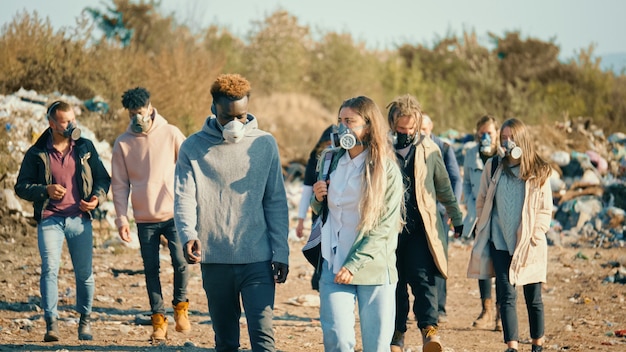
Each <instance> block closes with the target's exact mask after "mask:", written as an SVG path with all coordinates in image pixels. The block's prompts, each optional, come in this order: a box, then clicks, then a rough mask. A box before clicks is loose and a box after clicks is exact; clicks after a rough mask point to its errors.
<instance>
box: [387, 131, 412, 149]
mask: <svg viewBox="0 0 626 352" xmlns="http://www.w3.org/2000/svg"><path fill="white" fill-rule="evenodd" d="M392 138H393V139H392V141H393V146H394V147H395V148H396V149H404V148H406V147H408V146H410V145H411V144H412V143H413V139H414V138H415V136H414V135H410V134H407V133H400V132H395V133H394V134H393V136H392Z"/></svg>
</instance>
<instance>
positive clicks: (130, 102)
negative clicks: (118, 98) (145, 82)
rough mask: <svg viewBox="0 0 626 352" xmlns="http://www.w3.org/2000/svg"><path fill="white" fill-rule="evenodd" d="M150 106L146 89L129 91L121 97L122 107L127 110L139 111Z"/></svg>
mask: <svg viewBox="0 0 626 352" xmlns="http://www.w3.org/2000/svg"><path fill="white" fill-rule="evenodd" d="M149 104H150V92H148V90H147V89H146V88H143V87H136V88H133V89H129V90H127V91H125V92H124V94H123V95H122V106H123V107H124V108H126V109H129V110H135V109H141V108H143V107H145V106H148V105H149Z"/></svg>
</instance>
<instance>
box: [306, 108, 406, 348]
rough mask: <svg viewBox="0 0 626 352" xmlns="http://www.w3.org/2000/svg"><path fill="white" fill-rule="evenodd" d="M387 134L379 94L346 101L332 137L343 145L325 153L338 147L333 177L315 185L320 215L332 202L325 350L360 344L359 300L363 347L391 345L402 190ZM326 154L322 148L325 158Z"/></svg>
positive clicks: (324, 290)
mask: <svg viewBox="0 0 626 352" xmlns="http://www.w3.org/2000/svg"><path fill="white" fill-rule="evenodd" d="M387 136H388V128H387V126H386V124H385V120H384V118H383V116H382V113H381V112H380V109H379V108H378V106H377V105H376V103H374V101H372V100H371V99H370V98H368V97H365V96H359V97H354V98H350V99H347V100H345V101H344V102H343V103H342V104H341V107H340V108H339V128H338V130H337V131H336V132H335V134H334V137H335V138H333V139H334V140H335V141H337V142H338V143H339V145H334V146H335V147H337V148H336V149H326V150H325V151H324V152H323V153H334V155H333V158H332V161H331V164H330V179H329V180H328V181H325V180H323V179H318V181H317V182H315V184H314V185H313V192H314V197H313V198H312V200H311V206H312V207H313V211H314V212H315V213H316V214H320V212H321V210H322V207H323V206H324V203H326V204H327V207H328V218H327V220H326V222H325V223H324V226H323V227H322V234H321V236H322V237H321V241H322V242H321V247H322V258H323V260H322V274H321V279H320V322H321V324H322V333H323V336H324V351H327V352H329V351H346V352H347V351H354V346H355V344H356V338H355V332H354V324H355V314H354V308H355V302H356V303H358V310H359V318H360V324H361V339H362V344H363V351H388V350H389V341H390V340H391V337H392V335H393V318H394V306H393V305H394V292H395V287H396V282H397V280H398V277H397V272H396V265H395V264H396V256H395V249H396V245H397V238H398V231H399V230H400V228H401V226H402V195H403V193H404V190H403V188H402V174H401V173H400V170H399V168H398V165H397V163H396V161H395V157H394V155H393V148H392V147H391V145H390V144H389V141H388V138H387ZM339 147H340V148H339ZM325 161H326V160H325V154H323V155H322V156H321V157H320V163H323V162H325ZM321 166H323V165H321ZM320 174H322V173H320ZM320 177H321V176H320Z"/></svg>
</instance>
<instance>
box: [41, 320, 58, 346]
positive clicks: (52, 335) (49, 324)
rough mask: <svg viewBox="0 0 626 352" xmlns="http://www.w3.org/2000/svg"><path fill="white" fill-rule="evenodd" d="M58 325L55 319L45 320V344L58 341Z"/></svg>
mask: <svg viewBox="0 0 626 352" xmlns="http://www.w3.org/2000/svg"><path fill="white" fill-rule="evenodd" d="M59 337H60V334H59V323H58V322H57V319H56V318H46V334H45V335H44V336H43V340H44V341H45V342H55V341H59Z"/></svg>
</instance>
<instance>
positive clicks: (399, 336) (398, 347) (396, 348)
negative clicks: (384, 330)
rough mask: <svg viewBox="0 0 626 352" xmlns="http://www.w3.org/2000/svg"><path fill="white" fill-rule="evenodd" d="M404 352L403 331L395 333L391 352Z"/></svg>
mask: <svg viewBox="0 0 626 352" xmlns="http://www.w3.org/2000/svg"><path fill="white" fill-rule="evenodd" d="M403 351H404V333H403V332H402V331H398V330H396V331H394V332H393V337H392V338H391V352H403Z"/></svg>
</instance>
